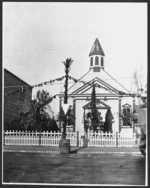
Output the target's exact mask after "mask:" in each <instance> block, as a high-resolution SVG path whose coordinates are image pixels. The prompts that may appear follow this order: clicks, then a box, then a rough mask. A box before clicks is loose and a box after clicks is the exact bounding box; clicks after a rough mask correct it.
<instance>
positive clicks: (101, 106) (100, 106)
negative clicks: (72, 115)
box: [82, 99, 111, 109]
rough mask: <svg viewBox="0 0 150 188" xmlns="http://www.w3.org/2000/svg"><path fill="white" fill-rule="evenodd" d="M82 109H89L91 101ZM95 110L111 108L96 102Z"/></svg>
mask: <svg viewBox="0 0 150 188" xmlns="http://www.w3.org/2000/svg"><path fill="white" fill-rule="evenodd" d="M82 108H83V109H91V101H90V102H88V103H87V104H86V105H84V106H83V107H82ZM96 108H97V109H110V108H111V107H110V106H108V105H107V104H106V103H104V102H102V101H101V100H99V99H97V100H96Z"/></svg>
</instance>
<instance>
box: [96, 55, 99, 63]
mask: <svg viewBox="0 0 150 188" xmlns="http://www.w3.org/2000/svg"><path fill="white" fill-rule="evenodd" d="M95 65H99V58H98V56H96V57H95Z"/></svg>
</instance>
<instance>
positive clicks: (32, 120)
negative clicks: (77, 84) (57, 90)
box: [5, 90, 59, 131]
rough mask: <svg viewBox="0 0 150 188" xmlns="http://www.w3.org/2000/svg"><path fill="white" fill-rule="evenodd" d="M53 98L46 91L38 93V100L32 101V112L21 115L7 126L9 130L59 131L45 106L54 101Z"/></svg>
mask: <svg viewBox="0 0 150 188" xmlns="http://www.w3.org/2000/svg"><path fill="white" fill-rule="evenodd" d="M52 99H53V98H52V97H51V96H49V93H48V92H46V91H45V90H42V91H37V94H36V98H35V99H34V100H32V101H31V107H30V111H29V112H27V113H20V117H19V118H17V119H15V120H13V121H12V122H10V124H8V123H7V124H6V126H5V127H6V128H8V125H9V130H27V131H58V130H59V129H58V126H57V124H56V121H55V120H54V119H51V118H50V117H49V116H48V114H47V112H46V111H45V106H46V105H48V104H49V103H50V102H51V101H52Z"/></svg>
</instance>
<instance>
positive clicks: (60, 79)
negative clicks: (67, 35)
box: [4, 76, 134, 96]
mask: <svg viewBox="0 0 150 188" xmlns="http://www.w3.org/2000/svg"><path fill="white" fill-rule="evenodd" d="M64 78H65V76H62V77H60V78H56V79H53V80H49V81H45V82H42V83H40V84H36V85H33V86H28V87H30V88H34V87H43V86H44V85H47V84H51V85H52V84H53V83H54V82H55V81H62V80H63V79H64ZM68 78H69V79H70V80H73V82H74V83H77V82H80V83H83V84H84V85H85V84H88V85H90V86H93V84H94V83H89V82H85V81H82V80H81V79H76V78H74V77H72V76H68ZM94 85H95V86H96V87H98V88H102V89H105V90H107V91H113V92H115V90H113V89H111V88H107V87H104V86H101V85H99V84H98V83H96V84H94ZM20 87H21V89H18V90H16V91H10V92H8V93H5V94H4V95H5V96H7V95H10V94H11V95H15V94H16V93H18V92H20V91H22V92H24V91H25V89H24V86H20ZM28 87H27V86H26V88H28ZM118 94H120V95H126V94H127V93H125V92H122V91H118ZM128 95H129V96H133V95H134V94H130V93H129V94H128Z"/></svg>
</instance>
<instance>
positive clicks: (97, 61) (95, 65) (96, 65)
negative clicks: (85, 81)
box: [89, 38, 105, 72]
mask: <svg viewBox="0 0 150 188" xmlns="http://www.w3.org/2000/svg"><path fill="white" fill-rule="evenodd" d="M89 57H90V69H93V72H100V70H101V69H104V57H105V54H104V52H103V49H102V47H101V45H100V42H99V40H98V39H97V38H96V40H95V42H94V44H93V46H92V49H91V52H90V54H89Z"/></svg>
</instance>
